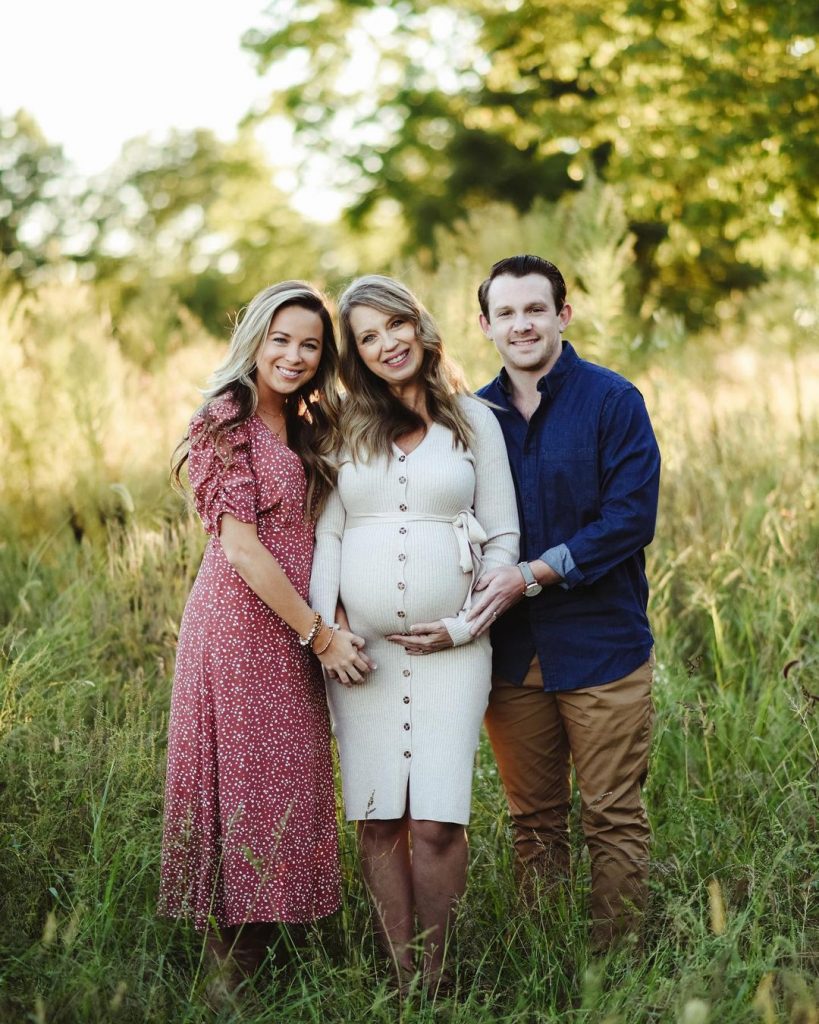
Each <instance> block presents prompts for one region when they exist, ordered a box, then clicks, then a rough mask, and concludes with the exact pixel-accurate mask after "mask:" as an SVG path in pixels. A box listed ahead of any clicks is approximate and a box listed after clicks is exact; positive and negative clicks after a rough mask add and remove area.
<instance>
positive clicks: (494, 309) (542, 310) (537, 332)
mask: <svg viewBox="0 0 819 1024" xmlns="http://www.w3.org/2000/svg"><path fill="white" fill-rule="evenodd" d="M487 304H488V307H489V317H488V318H487V317H485V316H483V314H481V318H480V323H481V328H482V330H483V332H484V334H485V335H486V336H487V338H489V339H491V340H492V341H493V342H494V343H495V345H496V346H497V349H498V352H500V354H501V358H502V359H503V364H504V366H505V367H506V369H507V371H508V372H510V373H514V372H515V371H518V372H521V373H526V374H533V375H536V376H537V377H542V376H543V375H544V374H545V373H548V372H549V370H551V368H552V367H553V366H554V364H555V363H556V362H557V360H558V359H559V358H560V353H561V351H562V341H561V337H560V335H561V332H563V331H565V330H566V328H567V327H568V325H569V321H570V320H571V318H572V307H571V306H570V305H569V304H568V303H565V304H564V306H563V308H562V309H560V310H557V309H555V301H554V296H553V294H552V283H551V281H549V279H548V278H546V277H543V276H542V275H541V274H527V275H526V276H525V277H513V276H512V275H510V274H502V275H501V276H499V277H496V278H495V279H494V281H493V282H492V284H491V285H490V287H489V294H488V296H487Z"/></svg>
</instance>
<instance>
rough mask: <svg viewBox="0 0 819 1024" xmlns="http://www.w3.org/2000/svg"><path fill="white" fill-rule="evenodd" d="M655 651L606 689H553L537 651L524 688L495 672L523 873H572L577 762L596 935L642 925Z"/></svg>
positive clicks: (501, 743)
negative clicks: (571, 824) (545, 681)
mask: <svg viewBox="0 0 819 1024" xmlns="http://www.w3.org/2000/svg"><path fill="white" fill-rule="evenodd" d="M653 674H654V656H653V654H652V656H651V658H650V659H649V660H648V661H647V662H646V663H645V664H644V665H641V666H640V667H639V668H638V669H636V670H635V671H634V672H632V673H630V674H629V675H627V676H624V677H623V678H622V679H617V680H615V681H614V682H612V683H606V684H604V685H602V686H590V687H585V688H583V689H580V690H567V691H562V692H559V693H552V692H544V690H543V680H542V677H541V673H540V666H539V664H538V660H537V658H535V659H534V660H533V661H532V664H531V665H530V666H529V671H528V673H527V675H526V678H525V679H524V680H523V685H522V686H513V685H512V684H511V683H508V682H506V681H505V680H503V679H499V678H497V677H495V678H494V679H493V681H492V693H491V695H490V698H489V708H488V710H487V713H486V728H487V731H488V733H489V739H490V740H491V742H492V747H493V749H494V751H495V757H496V758H497V761H498V768H499V770H500V775H501V779H502V780H503V785H504V787H505V789H506V795H507V798H508V801H509V811H510V813H511V815H512V823H513V828H514V836H515V840H514V841H515V852H516V854H517V857H518V862H519V865H520V869H521V871H520V874H521V879H522V881H524V883H525V882H526V879H527V876H528V879H529V882H531V881H532V877H533V876H537V877H540V878H543V879H544V881H548V880H550V879H556V878H560V877H568V875H569V869H570V863H569V808H570V806H571V764H572V762H573V763H574V767H575V772H576V775H577V785H578V788H579V790H580V798H581V804H582V823H583V832H584V834H585V837H586V844H587V846H588V849H589V856H590V859H591V871H592V887H591V913H592V919H593V931H592V941H593V944H594V945H595V946H596V947H603V946H606V945H608V944H609V943H610V942H611V941H612V939H614V938H616V937H617V936H620V935H622V934H624V933H626V932H632V931H639V927H640V921H641V918H642V912H643V909H644V907H645V902H646V890H647V882H648V846H649V827H648V819H647V817H646V812H645V808H644V807H643V802H642V797H641V789H642V786H643V783H644V782H645V779H646V773H647V771H648V752H649V745H650V741H651V726H652V722H653V718H654V709H653V705H652V702H651V683H652V678H653ZM524 888H525V885H524Z"/></svg>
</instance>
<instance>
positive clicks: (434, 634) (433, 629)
mask: <svg viewBox="0 0 819 1024" xmlns="http://www.w3.org/2000/svg"><path fill="white" fill-rule="evenodd" d="M518 575H520V573H518ZM387 639H388V640H389V641H391V642H392V643H394V644H401V646H402V647H403V648H404V650H405V651H406V652H407V654H432V652H433V651H443V650H446V648H447V647H452V646H453V643H452V637H451V636H450V635H449V630H448V629H447V628H446V626H445V625H444V624H443V622H441V621H440V620H439V621H438V622H418V623H416V625H414V626H410V631H409V633H391V634H390V635H389V636H388V637H387Z"/></svg>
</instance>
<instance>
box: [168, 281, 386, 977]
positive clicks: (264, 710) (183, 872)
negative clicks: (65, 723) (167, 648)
mask: <svg viewBox="0 0 819 1024" xmlns="http://www.w3.org/2000/svg"><path fill="white" fill-rule="evenodd" d="M337 365H338V355H337V350H336V344H335V336H334V332H333V326H332V321H331V319H330V316H329V314H328V312H327V309H326V306H325V304H324V301H323V299H322V297H321V295H320V294H319V293H318V292H317V291H316V290H315V289H314V288H313V287H312V286H311V285H308V284H306V283H305V282H303V281H285V282H282V283H281V284H278V285H274V286H272V287H270V288H266V289H265V290H264V291H262V292H260V293H259V294H258V295H257V296H256V297H255V298H254V299H253V300H252V302H251V303H250V304H249V306H248V307H247V310H246V311H245V313H244V316H243V317H242V318H241V320H240V322H239V323H238V326H237V327H236V330H235V332H234V334H233V338H232V341H231V345H230V351H229V353H228V355H227V358H226V359H225V361H224V363H223V364H222V365H221V366H220V367H219V368H218V369H217V370H216V372H215V373H214V375H213V377H212V378H211V381H210V387H209V388H208V389H207V390H206V391H205V401H204V404H203V405H202V406H201V408H200V409H199V410H198V411H197V413H196V414H195V415H194V417H193V420H192V421H191V425H190V429H189V432H188V434H187V436H186V439H185V441H184V442H183V446H182V455H181V457H180V458H179V459H178V461H177V462H176V464H175V466H174V474H175V477H176V480H177V482H178V479H179V471H180V469H181V467H182V465H183V464H184V462H185V461H186V460H187V462H188V474H189V478H190V484H191V487H192V490H193V496H194V500H195V504H196V509H197V512H198V513H199V516H200V518H201V520H202V524H203V526H204V528H205V530H206V531H207V532H208V533H209V534H210V542H209V544H208V546H207V549H206V551H205V555H204V558H203V561H202V565H201V568H200V569H199V574H198V575H197V578H196V582H195V583H194V585H193V589H192V591H191V594H190V597H189V598H188V602H187V605H186V607H185V613H184V616H183V619H182V625H181V629H180V633H179V648H178V653H177V661H176V674H175V679H174V687H173V696H172V703H171V716H170V724H169V734H168V775H167V785H166V797H165V831H164V842H163V858H162V878H161V889H160V912H161V913H163V914H166V915H169V916H174V917H189V918H192V919H193V922H194V924H195V926H196V927H197V928H199V929H203V930H206V931H207V943H208V945H209V947H210V950H211V952H212V953H213V954H214V955H215V956H216V958H217V960H218V961H219V963H220V965H221V966H222V967H224V968H225V978H226V980H228V981H229V983H234V982H235V981H238V980H239V978H240V974H239V973H238V972H237V971H236V970H235V969H234V968H236V967H238V968H239V969H240V970H241V971H242V972H244V973H252V972H253V971H254V970H255V968H256V967H257V966H258V964H259V962H260V960H261V958H262V956H263V955H264V952H265V949H266V946H267V944H268V941H269V939H270V934H269V933H270V930H271V929H270V924H271V922H276V921H282V922H304V921H310V920H313V919H314V918H318V917H322V916H323V915H326V914H330V913H332V912H333V911H334V910H336V908H337V907H338V905H339V868H338V848H337V835H336V819H335V801H334V796H333V775H332V763H331V759H330V739H329V721H328V716H327V708H326V703H325V696H324V686H323V680H322V676H321V670H320V665H319V663H321V665H322V666H324V668H325V669H328V670H331V671H333V672H334V673H336V674H337V675H338V676H339V678H341V679H343V680H345V681H349V682H355V683H360V682H362V681H363V679H364V677H365V674H366V672H367V670H368V668H369V661H368V660H367V658H366V656H365V655H364V654H363V652H362V650H361V647H362V646H363V641H362V640H361V639H360V638H359V637H356V636H354V635H352V634H351V633H349V632H347V631H345V630H340V631H338V632H334V631H333V630H332V629H331V628H330V626H328V625H327V624H325V623H324V622H323V621H322V619H321V618H320V617H319V616H318V615H317V614H316V613H315V612H314V610H313V609H312V608H311V607H310V606H309V605H308V604H307V595H308V585H309V579H310V568H311V562H312V554H313V533H314V526H313V520H314V517H315V516H316V515H317V514H318V513H319V512H320V511H321V509H322V507H323V506H324V505H325V503H326V500H327V496H328V493H329V491H330V489H331V487H332V485H333V483H334V480H335V471H334V468H333V463H332V461H331V458H330V456H331V453H332V452H333V449H334V447H335V446H336V444H337V407H338V398H337V394H336V370H337ZM330 621H332V620H330Z"/></svg>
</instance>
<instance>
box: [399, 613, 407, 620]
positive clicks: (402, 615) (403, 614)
mask: <svg viewBox="0 0 819 1024" xmlns="http://www.w3.org/2000/svg"><path fill="white" fill-rule="evenodd" d="M406 614H407V613H406V612H398V613H397V615H398V618H399V619H403V618H404V616H405V615H406Z"/></svg>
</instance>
